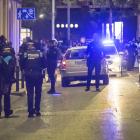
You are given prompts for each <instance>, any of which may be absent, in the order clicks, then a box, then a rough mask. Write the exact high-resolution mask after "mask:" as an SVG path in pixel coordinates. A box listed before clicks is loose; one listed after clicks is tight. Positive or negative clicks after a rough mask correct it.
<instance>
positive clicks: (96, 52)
mask: <svg viewBox="0 0 140 140" xmlns="http://www.w3.org/2000/svg"><path fill="white" fill-rule="evenodd" d="M87 56H88V57H87ZM103 56H105V54H104V47H103V45H102V43H101V42H100V41H99V35H98V34H97V33H95V34H94V36H93V41H92V42H91V43H89V44H88V47H87V51H86V54H85V60H86V61H87V67H88V76H87V87H86V89H85V91H89V90H90V83H91V78H92V71H93V70H94V68H95V77H96V90H97V91H99V90H100V89H99V81H100V71H101V61H102V59H103Z"/></svg>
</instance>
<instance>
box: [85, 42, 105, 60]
mask: <svg viewBox="0 0 140 140" xmlns="http://www.w3.org/2000/svg"><path fill="white" fill-rule="evenodd" d="M86 55H87V56H88V58H87V60H88V61H87V62H89V63H98V62H99V63H100V61H101V60H102V59H103V57H105V50H104V46H103V44H102V43H101V42H99V41H98V42H95V41H92V42H91V43H89V44H88V47H87V50H86Z"/></svg>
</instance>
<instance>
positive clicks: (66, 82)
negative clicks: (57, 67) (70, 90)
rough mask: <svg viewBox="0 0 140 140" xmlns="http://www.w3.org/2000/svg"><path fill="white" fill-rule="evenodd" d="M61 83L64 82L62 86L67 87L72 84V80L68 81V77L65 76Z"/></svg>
mask: <svg viewBox="0 0 140 140" xmlns="http://www.w3.org/2000/svg"><path fill="white" fill-rule="evenodd" d="M61 84H62V87H67V86H68V85H69V84H70V81H68V80H67V79H66V78H64V77H63V78H62V79H61Z"/></svg>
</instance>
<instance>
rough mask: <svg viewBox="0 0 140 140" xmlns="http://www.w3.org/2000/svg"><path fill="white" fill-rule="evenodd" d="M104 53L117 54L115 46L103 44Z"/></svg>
mask: <svg viewBox="0 0 140 140" xmlns="http://www.w3.org/2000/svg"><path fill="white" fill-rule="evenodd" d="M105 53H106V55H115V54H117V51H116V48H115V47H114V46H105Z"/></svg>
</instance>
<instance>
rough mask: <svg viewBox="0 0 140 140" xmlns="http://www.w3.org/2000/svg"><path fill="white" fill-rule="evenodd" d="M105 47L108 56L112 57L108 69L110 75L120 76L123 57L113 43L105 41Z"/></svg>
mask: <svg viewBox="0 0 140 140" xmlns="http://www.w3.org/2000/svg"><path fill="white" fill-rule="evenodd" d="M103 44H104V46H105V53H106V56H110V58H109V59H108V60H107V62H108V68H109V75H114V74H115V75H117V76H119V75H120V73H121V57H120V56H119V53H118V51H117V49H116V46H115V45H114V43H113V41H104V42H103Z"/></svg>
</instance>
